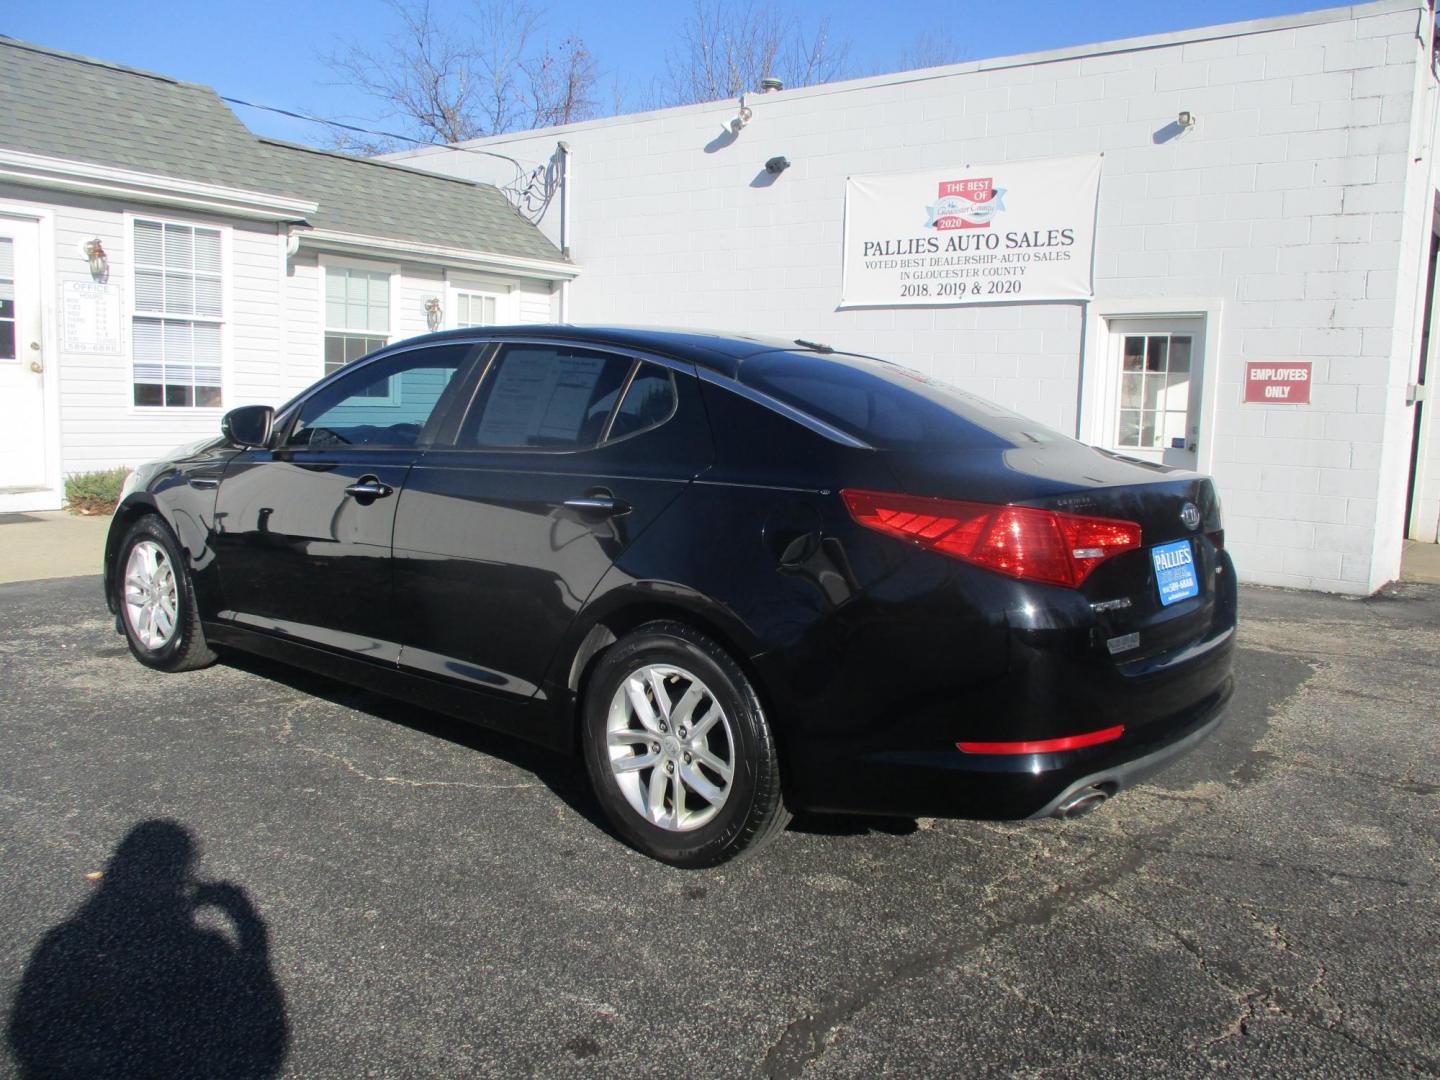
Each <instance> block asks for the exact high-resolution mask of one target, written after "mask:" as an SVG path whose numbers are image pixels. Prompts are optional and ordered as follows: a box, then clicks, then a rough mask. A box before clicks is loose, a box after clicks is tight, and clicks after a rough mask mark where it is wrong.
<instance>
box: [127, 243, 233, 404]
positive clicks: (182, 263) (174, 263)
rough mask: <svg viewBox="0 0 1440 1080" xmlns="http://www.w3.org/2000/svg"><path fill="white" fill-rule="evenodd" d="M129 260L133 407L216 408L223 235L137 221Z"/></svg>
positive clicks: (221, 313) (219, 356) (218, 401)
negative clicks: (132, 278) (132, 255)
mask: <svg viewBox="0 0 1440 1080" xmlns="http://www.w3.org/2000/svg"><path fill="white" fill-rule="evenodd" d="M134 253H135V304H134V310H133V312H132V315H131V323H130V345H131V354H132V358H133V362H134V386H135V391H134V393H135V404H136V405H145V406H159V407H164V408H172V409H173V408H193V407H202V408H214V407H217V406H219V405H220V404H222V402H221V391H220V367H221V342H220V339H221V333H220V332H221V327H222V325H223V312H222V310H221V279H222V268H221V265H220V262H221V254H220V230H219V229H206V228H201V227H199V226H195V225H179V224H175V223H173V222H169V221H147V220H142V219H137V220H136V221H135V224H134Z"/></svg>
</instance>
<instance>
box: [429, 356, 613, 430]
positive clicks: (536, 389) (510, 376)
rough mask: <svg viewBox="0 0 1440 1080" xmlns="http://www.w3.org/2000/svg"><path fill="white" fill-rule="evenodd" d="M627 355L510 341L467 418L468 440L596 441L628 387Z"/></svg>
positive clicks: (482, 386) (483, 385) (488, 376)
mask: <svg viewBox="0 0 1440 1080" xmlns="http://www.w3.org/2000/svg"><path fill="white" fill-rule="evenodd" d="M633 366H634V361H632V360H631V359H630V357H628V356H617V355H615V354H613V353H605V352H598V351H596V350H593V349H577V348H572V347H570V346H567V345H506V346H505V347H504V348H503V349H502V350H501V352H500V355H499V357H498V358H497V359H496V360H495V363H494V365H493V369H492V370H491V372H490V373H489V374H488V375H487V376H486V378H485V382H484V383H483V384H482V385H481V388H480V394H479V400H478V401H477V403H476V405H475V406H474V407H473V408H472V409H471V411H470V415H469V416H468V417H467V418H466V421H465V426H464V429H463V430H462V431H461V433H460V438H459V440H458V442H459V444H460V445H462V446H467V445H468V446H481V447H494V448H499V449H520V448H542V449H552V450H574V449H580V448H584V447H589V446H594V445H595V443H596V441H597V440H598V439H599V438H600V435H601V432H602V431H603V430H604V428H605V421H606V420H608V419H609V418H610V412H611V410H612V409H613V408H614V406H615V398H616V396H617V395H618V394H619V393H620V391H621V390H623V389H624V386H625V379H626V378H627V377H628V376H629V374H630V369H631V368H632V367H633Z"/></svg>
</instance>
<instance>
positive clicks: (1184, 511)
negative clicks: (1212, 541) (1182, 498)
mask: <svg viewBox="0 0 1440 1080" xmlns="http://www.w3.org/2000/svg"><path fill="white" fill-rule="evenodd" d="M1180 523H1181V524H1182V525H1184V526H1185V527H1186V528H1187V529H1192V530H1193V529H1198V528H1199V527H1200V508H1199V507H1198V506H1196V505H1195V504H1194V503H1192V502H1187V503H1186V504H1185V505H1184V506H1182V507H1181V508H1180Z"/></svg>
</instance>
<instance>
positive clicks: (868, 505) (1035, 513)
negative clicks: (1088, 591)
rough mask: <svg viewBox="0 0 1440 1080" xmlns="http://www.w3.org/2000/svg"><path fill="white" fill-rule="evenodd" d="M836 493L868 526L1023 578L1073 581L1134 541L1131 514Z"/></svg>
mask: <svg viewBox="0 0 1440 1080" xmlns="http://www.w3.org/2000/svg"><path fill="white" fill-rule="evenodd" d="M840 497H841V498H843V499H844V500H845V505H846V507H847V508H848V509H849V510H850V516H851V517H853V518H854V519H855V520H856V521H857V522H859V523H860V524H861V525H864V526H865V527H866V528H869V529H874V530H875V531H876V532H882V533H887V534H889V535H890V536H895V537H899V538H900V539H901V540H908V541H910V542H911V543H912V544H918V545H920V546H921V547H923V548H928V549H930V550H931V551H938V552H940V553H941V554H942V555H950V556H952V557H954V558H957V559H963V560H964V561H965V562H968V563H974V564H975V565H977V566H983V567H985V568H987V569H989V570H995V571H997V572H998V573H1001V574H1008V575H1010V576H1011V577H1016V578H1021V579H1022V580H1024V581H1043V582H1047V583H1049V584H1051V585H1066V586H1069V587H1070V588H1075V587H1076V586H1078V585H1079V584H1080V583H1081V582H1083V581H1084V580H1085V579H1086V578H1087V577H1089V576H1090V572H1091V571H1092V570H1094V569H1095V567H1097V566H1099V565H1100V564H1101V563H1102V562H1104V561H1105V560H1106V559H1108V558H1110V557H1112V556H1114V555H1119V554H1120V553H1121V552H1123V551H1130V550H1132V549H1134V548H1138V547H1139V546H1140V526H1139V525H1137V524H1135V523H1134V522H1133V521H1116V520H1114V519H1113V518H1098V517H1082V516H1080V515H1078V514H1062V513H1058V512H1056V511H1054V510H1037V509H1034V508H1032V507H1028V506H995V505H993V504H991V503H978V502H961V501H959V500H955V499H930V498H925V497H923V496H920V495H895V494H890V493H887V492H883V491H855V490H846V491H842V492H840Z"/></svg>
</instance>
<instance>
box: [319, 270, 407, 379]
mask: <svg viewBox="0 0 1440 1080" xmlns="http://www.w3.org/2000/svg"><path fill="white" fill-rule="evenodd" d="M389 340H390V273H389V271H386V270H368V269H362V268H360V267H354V266H326V267H325V374H326V375H329V374H330V373H331V372H333V371H338V370H340V369H341V368H342V367H344V366H345V365H346V364H348V363H351V362H352V361H355V360H358V359H360V357H362V356H365V355H366V354H368V353H372V352H374V351H375V350H376V349H378V348H381V347H382V346H384V345H385V344H386V343H388V342H389ZM369 396H370V397H375V398H389V397H390V396H391V393H390V384H389V381H388V380H387V381H386V382H383V383H380V384H377V385H376V386H374V387H372V388H371V389H370V392H369Z"/></svg>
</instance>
